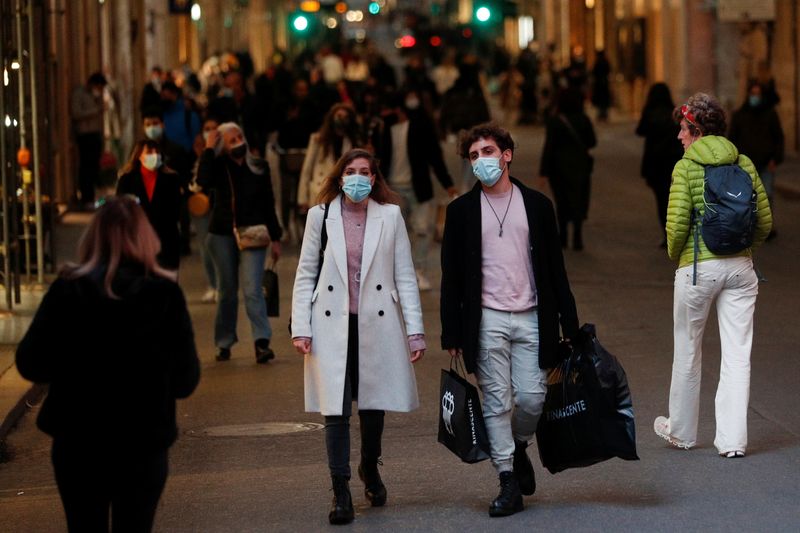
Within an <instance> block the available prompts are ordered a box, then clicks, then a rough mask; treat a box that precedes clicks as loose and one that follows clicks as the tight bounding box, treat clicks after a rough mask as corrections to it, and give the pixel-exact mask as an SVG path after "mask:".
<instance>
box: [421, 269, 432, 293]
mask: <svg viewBox="0 0 800 533" xmlns="http://www.w3.org/2000/svg"><path fill="white" fill-rule="evenodd" d="M417 287H419V290H421V291H429V290H431V289H432V288H433V286H432V285H431V282H430V281H428V278H426V277H425V274H423V273H422V271H421V270H417Z"/></svg>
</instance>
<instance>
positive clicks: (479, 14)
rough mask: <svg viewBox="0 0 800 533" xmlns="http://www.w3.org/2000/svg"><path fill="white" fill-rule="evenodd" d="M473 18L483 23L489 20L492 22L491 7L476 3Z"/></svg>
mask: <svg viewBox="0 0 800 533" xmlns="http://www.w3.org/2000/svg"><path fill="white" fill-rule="evenodd" d="M475 19H476V20H477V21H478V22H481V23H483V24H486V23H489V22H490V21H491V22H493V21H492V10H491V8H490V7H489V6H488V5H485V4H483V5H481V4H478V5H477V9H475Z"/></svg>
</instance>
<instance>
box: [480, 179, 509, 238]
mask: <svg viewBox="0 0 800 533" xmlns="http://www.w3.org/2000/svg"><path fill="white" fill-rule="evenodd" d="M481 192H482V193H483V196H484V197H485V198H486V203H487V204H489V209H491V210H492V213H494V218H496V219H497V222H498V224H500V233H498V234H497V236H498V237H502V236H503V224H504V223H505V221H506V216H508V210H509V208H510V207H511V199H512V198H513V197H514V186H513V185H512V186H511V194H509V195H508V205H507V206H506V212H505V213H503V219H502V220H500V217H499V216H497V211H495V210H494V206H492V201H491V200H489V197H488V196H487V195H486V192H485V191H481Z"/></svg>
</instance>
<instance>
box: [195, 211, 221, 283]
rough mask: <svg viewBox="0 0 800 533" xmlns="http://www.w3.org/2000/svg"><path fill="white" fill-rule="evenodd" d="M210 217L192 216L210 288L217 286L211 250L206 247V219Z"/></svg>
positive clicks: (207, 215) (208, 215)
mask: <svg viewBox="0 0 800 533" xmlns="http://www.w3.org/2000/svg"><path fill="white" fill-rule="evenodd" d="M210 219H211V215H210V214H206V216H204V217H192V222H194V229H195V230H196V231H197V242H198V243H200V257H201V258H202V259H203V270H205V272H206V278H208V286H209V287H211V288H212V289H216V288H217V274H216V272H215V271H214V260H213V259H212V258H211V251H210V250H209V249H208V240H207V239H206V236H207V235H208V221H209V220H210Z"/></svg>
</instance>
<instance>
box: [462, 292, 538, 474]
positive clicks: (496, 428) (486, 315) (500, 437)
mask: <svg viewBox="0 0 800 533" xmlns="http://www.w3.org/2000/svg"><path fill="white" fill-rule="evenodd" d="M479 343H480V350H479V352H478V361H477V369H476V372H475V377H476V378H477V381H478V386H479V387H480V388H481V392H482V393H483V419H484V421H485V422H486V432H487V434H488V436H489V445H490V447H491V457H492V464H493V465H494V467H495V469H497V471H498V473H499V472H506V471H511V470H513V467H514V463H513V461H514V441H515V440H517V441H524V442H528V441H529V440H530V439H532V438H533V434H534V433H535V431H536V425H537V424H538V423H539V416H541V414H542V407H543V406H544V396H545V393H546V392H547V374H546V373H545V371H544V370H542V369H540V368H539V318H538V315H537V312H536V309H535V308H534V309H532V310H530V311H525V312H521V313H509V312H505V311H495V310H493V309H487V308H485V307H484V308H483V317H482V318H481V329H480V336H479ZM512 408H513V413H512Z"/></svg>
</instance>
